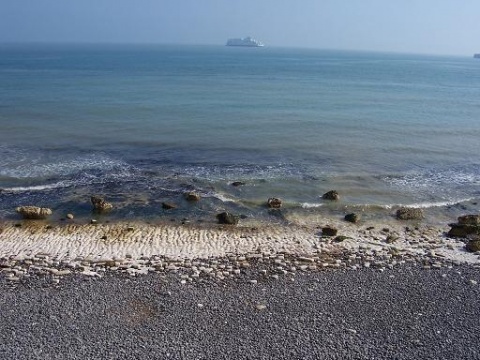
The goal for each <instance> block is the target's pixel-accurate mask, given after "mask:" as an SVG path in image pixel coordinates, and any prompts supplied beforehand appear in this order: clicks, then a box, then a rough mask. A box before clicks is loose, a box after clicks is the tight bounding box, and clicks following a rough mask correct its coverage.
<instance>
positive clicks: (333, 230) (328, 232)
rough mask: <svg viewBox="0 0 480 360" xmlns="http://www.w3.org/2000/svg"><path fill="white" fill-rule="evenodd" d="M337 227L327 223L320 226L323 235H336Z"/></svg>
mask: <svg viewBox="0 0 480 360" xmlns="http://www.w3.org/2000/svg"><path fill="white" fill-rule="evenodd" d="M337 233H338V229H336V228H334V227H332V226H330V225H327V226H324V227H323V228H322V235H323V236H337Z"/></svg>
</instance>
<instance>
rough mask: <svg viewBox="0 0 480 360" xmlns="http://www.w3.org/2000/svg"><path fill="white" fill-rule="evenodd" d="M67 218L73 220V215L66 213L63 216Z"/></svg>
mask: <svg viewBox="0 0 480 360" xmlns="http://www.w3.org/2000/svg"><path fill="white" fill-rule="evenodd" d="M65 217H66V218H67V219H68V220H73V218H74V216H73V214H67V216H65Z"/></svg>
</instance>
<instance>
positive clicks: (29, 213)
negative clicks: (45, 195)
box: [15, 206, 52, 220]
mask: <svg viewBox="0 0 480 360" xmlns="http://www.w3.org/2000/svg"><path fill="white" fill-rule="evenodd" d="M15 211H16V212H17V213H19V214H20V215H22V216H23V218H24V219H29V220H40V219H46V218H47V216H49V215H52V210H51V209H49V208H41V207H38V206H19V207H17V208H16V209H15Z"/></svg>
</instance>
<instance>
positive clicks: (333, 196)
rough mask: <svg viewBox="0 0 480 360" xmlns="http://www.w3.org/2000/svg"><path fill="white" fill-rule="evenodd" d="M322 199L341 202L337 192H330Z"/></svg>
mask: <svg viewBox="0 0 480 360" xmlns="http://www.w3.org/2000/svg"><path fill="white" fill-rule="evenodd" d="M322 198H323V199H325V200H335V201H336V200H339V199H340V195H339V194H338V191H337V190H330V191H328V192H326V193H325V194H323V195H322Z"/></svg>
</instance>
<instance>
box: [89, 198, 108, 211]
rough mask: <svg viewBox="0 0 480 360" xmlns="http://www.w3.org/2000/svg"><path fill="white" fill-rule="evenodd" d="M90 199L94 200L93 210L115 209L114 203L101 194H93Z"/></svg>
mask: <svg viewBox="0 0 480 360" xmlns="http://www.w3.org/2000/svg"><path fill="white" fill-rule="evenodd" d="M90 201H91V202H92V205H93V210H94V211H96V212H99V213H102V212H107V211H110V210H112V209H113V205H112V204H110V203H109V202H106V201H105V199H104V198H102V197H100V196H92V197H90Z"/></svg>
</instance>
